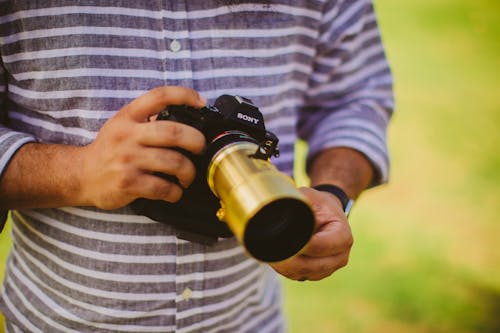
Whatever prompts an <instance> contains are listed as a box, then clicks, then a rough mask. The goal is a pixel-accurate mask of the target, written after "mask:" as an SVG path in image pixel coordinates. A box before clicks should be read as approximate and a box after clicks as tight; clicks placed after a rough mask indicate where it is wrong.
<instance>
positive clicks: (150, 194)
mask: <svg viewBox="0 0 500 333" xmlns="http://www.w3.org/2000/svg"><path fill="white" fill-rule="evenodd" d="M136 180H137V181H136V182H135V183H134V184H133V185H132V186H131V187H130V188H129V191H130V193H133V196H134V197H135V198H145V199H151V200H164V201H168V202H177V201H179V200H180V198H181V197H182V193H183V190H182V188H181V187H180V186H179V185H177V184H175V183H172V182H169V181H167V180H165V179H163V178H160V177H156V176H154V175H151V174H147V173H144V174H142V175H141V176H139V177H137V179H136Z"/></svg>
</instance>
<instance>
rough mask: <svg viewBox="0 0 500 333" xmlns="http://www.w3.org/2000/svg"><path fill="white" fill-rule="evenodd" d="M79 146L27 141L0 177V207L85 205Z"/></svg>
mask: <svg viewBox="0 0 500 333" xmlns="http://www.w3.org/2000/svg"><path fill="white" fill-rule="evenodd" d="M81 149H83V148H81V147H74V146H66V145H52V144H41V143H28V144H25V145H24V146H22V147H21V148H20V149H19V151H17V153H16V154H15V155H14V156H13V158H12V160H11V161H10V162H9V164H8V166H7V168H6V169H5V171H4V173H3V175H2V177H1V178H0V208H3V209H22V208H49V207H62V206H69V205H72V206H75V205H85V204H86V203H85V202H84V201H83V199H82V198H81V196H80V195H81V180H80V171H81V170H80V169H81V166H82V160H81V159H82V158H81V154H80V150H81Z"/></svg>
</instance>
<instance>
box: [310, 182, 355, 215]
mask: <svg viewBox="0 0 500 333" xmlns="http://www.w3.org/2000/svg"><path fill="white" fill-rule="evenodd" d="M313 189H315V190H318V191H324V192H329V193H331V194H333V195H334V196H336V197H337V198H339V200H340V202H341V203H342V209H343V210H344V213H345V215H346V216H349V213H350V212H351V208H352V205H353V203H354V200H352V199H350V198H349V197H348V196H347V194H346V193H345V192H344V190H342V189H341V188H340V187H338V186H336V185H332V184H320V185H316V186H313Z"/></svg>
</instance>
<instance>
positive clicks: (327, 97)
mask: <svg viewBox="0 0 500 333" xmlns="http://www.w3.org/2000/svg"><path fill="white" fill-rule="evenodd" d="M328 3H330V4H329V5H326V7H325V10H324V16H323V20H322V27H321V33H320V37H319V42H318V46H317V54H316V58H315V62H314V66H313V73H312V75H311V78H310V82H309V87H308V91H307V94H306V96H305V107H304V108H303V109H301V110H300V111H299V121H298V133H299V136H300V137H301V138H302V139H304V140H305V141H307V142H308V144H309V153H308V165H309V163H310V161H311V160H312V158H314V156H315V155H316V154H318V153H319V152H320V151H322V150H324V149H327V148H332V147H348V148H352V149H355V150H357V151H359V152H361V153H362V154H364V155H365V156H366V157H367V158H368V159H369V161H370V162H371V163H372V165H373V167H374V170H375V171H376V178H375V180H374V183H373V184H372V186H375V185H378V184H381V183H384V182H387V180H388V175H389V154H388V149H387V142H386V130H387V125H388V122H389V120H390V118H391V115H392V112H393V108H394V101H393V92H392V76H391V72H390V68H389V65H388V63H387V60H386V56H385V51H384V48H383V45H382V41H381V37H380V32H379V30H378V25H377V19H376V16H375V13H374V8H373V4H372V2H371V1H369V0H359V1H352V0H350V1H349V0H346V1H329V2H328Z"/></svg>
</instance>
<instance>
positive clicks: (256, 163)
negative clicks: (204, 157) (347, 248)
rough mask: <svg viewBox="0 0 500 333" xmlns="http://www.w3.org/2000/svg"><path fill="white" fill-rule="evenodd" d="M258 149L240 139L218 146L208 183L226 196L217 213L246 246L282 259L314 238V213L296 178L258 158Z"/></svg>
mask: <svg viewBox="0 0 500 333" xmlns="http://www.w3.org/2000/svg"><path fill="white" fill-rule="evenodd" d="M257 148H258V145H257V144H255V143H251V142H237V143H233V144H230V145H227V146H225V147H224V148H222V149H221V150H220V151H218V152H217V153H216V154H215V156H214V157H213V158H212V160H211V162H210V165H209V168H208V174H207V180H208V185H209V187H210V189H211V190H212V192H213V193H214V194H215V195H216V196H217V197H218V198H219V199H220V203H221V209H220V210H219V212H218V213H217V217H218V218H219V220H221V221H224V222H226V223H227V224H228V226H229V228H230V229H231V231H232V232H233V233H234V234H235V236H236V237H237V238H238V240H239V241H240V242H241V243H242V244H243V245H244V247H245V248H246V250H247V251H248V252H249V253H250V254H251V255H252V256H253V257H255V258H256V259H258V260H261V261H265V262H274V261H281V260H284V259H287V258H289V257H291V256H293V255H294V254H296V253H297V252H299V251H300V250H301V249H302V248H303V247H304V245H305V244H306V243H307V242H308V241H309V239H310V238H311V235H312V232H313V229H314V215H313V212H312V209H311V207H310V205H309V203H308V201H307V199H306V198H305V197H304V195H303V194H302V193H301V192H300V191H299V190H298V189H297V188H296V187H295V185H294V183H293V181H292V179H291V178H290V177H288V176H287V175H285V174H284V173H282V172H280V171H278V170H277V169H276V167H275V166H274V165H273V164H271V163H270V162H269V161H267V160H262V159H259V158H254V157H252V155H254V154H255V152H256V150H257Z"/></svg>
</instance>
